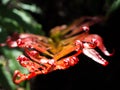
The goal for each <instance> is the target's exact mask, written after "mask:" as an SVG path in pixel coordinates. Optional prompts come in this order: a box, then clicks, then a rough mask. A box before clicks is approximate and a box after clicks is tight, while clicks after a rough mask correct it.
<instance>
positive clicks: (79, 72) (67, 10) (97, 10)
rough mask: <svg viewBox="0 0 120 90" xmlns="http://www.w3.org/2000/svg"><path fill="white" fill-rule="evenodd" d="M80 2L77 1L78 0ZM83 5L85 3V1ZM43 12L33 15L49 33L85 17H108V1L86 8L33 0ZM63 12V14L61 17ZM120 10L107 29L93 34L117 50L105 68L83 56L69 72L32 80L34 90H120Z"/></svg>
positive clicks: (66, 1)
mask: <svg viewBox="0 0 120 90" xmlns="http://www.w3.org/2000/svg"><path fill="white" fill-rule="evenodd" d="M76 1H77V0H76ZM81 1H82V0H81ZM31 2H34V3H36V5H38V6H40V7H41V8H42V10H43V11H44V12H43V15H37V14H32V15H33V16H34V17H35V18H36V20H37V21H38V22H39V23H41V24H42V25H43V30H44V31H45V32H46V34H47V35H48V34H49V33H48V31H49V30H50V29H51V28H53V27H54V26H56V25H62V24H68V23H70V22H71V21H72V20H74V19H76V18H78V17H81V16H95V15H105V13H106V9H107V8H106V9H105V7H104V8H103V6H104V3H105V2H104V0H98V1H97V0H96V1H95V2H96V4H94V3H92V2H90V1H89V0H83V2H84V3H85V4H80V1H79V2H78V3H76V2H75V1H73V0H52V1H51V0H50V1H48V0H31ZM60 12H61V13H62V14H60ZM119 21H120V8H118V9H116V10H115V11H114V12H112V13H111V14H110V15H109V18H108V19H107V21H106V22H105V23H104V25H97V26H94V27H93V30H91V32H92V33H97V34H99V35H100V36H101V37H103V39H104V43H105V46H106V47H107V49H108V51H110V52H112V50H113V49H114V50H115V54H114V55H113V56H112V57H107V56H104V55H103V57H104V58H105V59H106V60H107V61H108V62H109V65H108V66H106V67H104V66H101V65H99V64H98V63H96V62H94V61H92V60H91V59H90V58H88V57H87V56H85V55H83V54H81V55H80V56H79V59H80V61H79V63H78V64H77V65H75V66H73V67H70V68H69V69H67V70H63V71H54V72H52V73H49V74H47V75H39V76H37V77H36V78H34V79H32V80H31V90H85V89H91V90H92V89H95V90H98V89H101V90H102V89H112V90H116V89H117V90H119V89H120V83H119V82H120V74H119V73H120V60H119V56H120V54H119V51H120V48H119V46H120V44H119V41H120V40H119V36H120V35H119V30H120V28H119V26H120V23H119Z"/></svg>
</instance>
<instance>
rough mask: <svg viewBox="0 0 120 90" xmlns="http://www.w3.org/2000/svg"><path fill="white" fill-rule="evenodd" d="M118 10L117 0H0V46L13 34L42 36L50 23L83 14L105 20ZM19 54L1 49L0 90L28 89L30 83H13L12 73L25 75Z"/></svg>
mask: <svg viewBox="0 0 120 90" xmlns="http://www.w3.org/2000/svg"><path fill="white" fill-rule="evenodd" d="M38 2H39V3H38ZM38 6H39V7H38ZM118 8H120V0H1V1H0V43H2V42H5V40H6V37H7V36H8V35H11V34H12V33H14V32H18V33H23V32H27V33H34V34H39V35H45V31H43V30H42V29H43V26H44V27H45V28H48V27H50V28H51V27H52V26H53V24H54V25H56V24H64V23H66V22H67V23H68V21H71V20H73V19H75V18H77V17H80V16H83V15H104V16H105V17H106V18H107V19H108V18H109V16H110V15H111V13H113V12H114V11H116V10H117V9H118ZM33 15H38V16H40V17H34V16H33ZM58 19H59V20H58ZM38 21H39V22H40V23H42V25H41V24H40V23H39V22H38ZM58 21H59V22H58ZM60 21H61V22H60ZM63 21H65V22H63ZM48 29H49V28H48ZM21 54H22V51H21V50H18V49H17V48H15V49H11V48H8V47H1V48H0V89H1V88H2V90H17V89H20V88H22V89H23V90H30V84H29V81H26V82H23V83H22V84H20V85H15V84H14V83H13V82H12V75H13V72H14V70H16V69H19V70H20V71H22V72H24V73H27V70H26V69H25V68H23V67H21V66H20V65H19V63H18V62H17V61H16V58H17V57H18V56H19V55H21Z"/></svg>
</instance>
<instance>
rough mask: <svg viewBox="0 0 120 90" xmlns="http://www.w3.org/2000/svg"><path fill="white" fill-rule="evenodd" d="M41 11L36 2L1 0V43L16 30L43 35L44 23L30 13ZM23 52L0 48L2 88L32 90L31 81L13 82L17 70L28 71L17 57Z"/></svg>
mask: <svg viewBox="0 0 120 90" xmlns="http://www.w3.org/2000/svg"><path fill="white" fill-rule="evenodd" d="M30 12H32V13H41V9H40V8H39V7H37V6H36V5H35V4H25V3H23V2H20V1H19V0H1V2H0V43H3V42H5V40H6V38H7V36H8V35H11V34H12V33H14V32H18V33H24V32H27V33H34V34H39V35H43V34H44V32H43V31H42V25H41V24H39V23H38V22H37V21H36V20H35V19H34V17H33V16H32V15H31V14H30ZM21 54H22V51H20V50H18V49H10V48H8V47H1V48H0V89H5V90H17V89H20V88H21V89H23V90H30V86H29V82H28V81H26V82H24V83H22V84H20V85H15V84H14V83H13V82H12V77H13V73H14V71H15V70H17V69H18V70H20V71H22V72H24V73H27V70H26V69H24V68H23V67H21V66H20V65H19V63H18V62H17V61H16V58H17V57H18V56H19V55H21Z"/></svg>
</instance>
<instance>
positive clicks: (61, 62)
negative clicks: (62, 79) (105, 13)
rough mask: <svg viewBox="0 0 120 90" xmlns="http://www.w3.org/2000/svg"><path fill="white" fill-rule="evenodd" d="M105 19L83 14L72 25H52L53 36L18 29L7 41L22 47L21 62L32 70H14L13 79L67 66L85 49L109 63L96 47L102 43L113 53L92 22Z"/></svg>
mask: <svg viewBox="0 0 120 90" xmlns="http://www.w3.org/2000/svg"><path fill="white" fill-rule="evenodd" d="M102 20H103V18H101V17H96V16H95V17H81V18H79V19H77V20H75V21H74V22H73V23H72V24H71V25H68V26H67V25H61V26H56V27H55V28H53V29H51V31H50V37H45V36H40V35H35V34H30V33H20V34H18V33H14V34H13V36H9V37H8V38H7V40H6V43H3V44H0V46H5V45H8V46H9V47H11V48H14V47H19V48H22V49H23V50H24V52H25V55H21V56H19V57H18V58H17V60H18V62H19V63H20V65H22V66H23V67H25V68H27V69H28V70H29V73H28V74H23V73H21V72H20V71H19V70H16V71H15V72H14V76H13V81H14V83H16V84H19V83H21V82H22V81H24V80H29V79H31V78H32V77H35V76H36V75H39V74H47V73H49V72H52V71H54V70H58V69H62V70H64V69H67V68H69V67H70V66H74V65H75V64H77V63H78V61H79V59H78V57H77V56H78V55H80V54H81V53H83V54H85V55H86V56H88V57H90V58H91V59H93V60H94V61H96V62H97V63H100V64H101V65H103V66H106V65H107V64H108V62H107V61H106V60H105V59H104V58H102V57H101V56H100V54H99V53H98V52H97V51H96V50H95V48H96V47H98V48H99V49H100V50H101V51H102V52H103V53H104V54H105V55H106V56H111V55H112V54H110V53H109V52H108V51H107V50H106V48H105V46H104V44H103V39H102V38H101V37H100V36H99V35H97V34H90V33H89V29H90V26H92V25H94V24H96V23H99V22H101V21H102Z"/></svg>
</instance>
